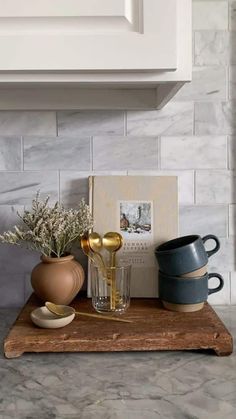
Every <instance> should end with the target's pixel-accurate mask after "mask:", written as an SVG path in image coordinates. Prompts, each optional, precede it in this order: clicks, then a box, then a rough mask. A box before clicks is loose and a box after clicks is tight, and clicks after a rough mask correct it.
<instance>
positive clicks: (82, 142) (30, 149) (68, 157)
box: [24, 137, 90, 170]
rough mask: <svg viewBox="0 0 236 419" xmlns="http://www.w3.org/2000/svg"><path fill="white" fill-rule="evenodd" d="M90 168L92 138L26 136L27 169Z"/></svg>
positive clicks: (25, 164)
mask: <svg viewBox="0 0 236 419" xmlns="http://www.w3.org/2000/svg"><path fill="white" fill-rule="evenodd" d="M68 168H70V169H71V170H90V138H88V137H86V138H76V137H25V138H24V169H25V170H43V169H46V170H47V169H48V170H57V169H65V170H66V169H68Z"/></svg>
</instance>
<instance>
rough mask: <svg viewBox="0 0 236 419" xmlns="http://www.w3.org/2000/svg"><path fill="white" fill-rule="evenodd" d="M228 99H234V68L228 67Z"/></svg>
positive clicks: (235, 86)
mask: <svg viewBox="0 0 236 419" xmlns="http://www.w3.org/2000/svg"><path fill="white" fill-rule="evenodd" d="M229 98H230V99H236V66H235V65H231V66H230V67H229Z"/></svg>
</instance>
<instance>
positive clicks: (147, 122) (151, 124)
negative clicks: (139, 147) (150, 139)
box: [127, 101, 193, 136]
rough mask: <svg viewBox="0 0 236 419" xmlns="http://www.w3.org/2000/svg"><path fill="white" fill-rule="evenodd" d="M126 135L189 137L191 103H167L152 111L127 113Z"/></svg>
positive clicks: (191, 113) (191, 127)
mask: <svg viewBox="0 0 236 419" xmlns="http://www.w3.org/2000/svg"><path fill="white" fill-rule="evenodd" d="M127 133H128V135H137V136H139V135H155V136H157V135H191V134H192V133H193V102H175V101H171V102H169V103H167V104H166V105H165V106H164V108H162V109H160V110H154V111H128V112H127Z"/></svg>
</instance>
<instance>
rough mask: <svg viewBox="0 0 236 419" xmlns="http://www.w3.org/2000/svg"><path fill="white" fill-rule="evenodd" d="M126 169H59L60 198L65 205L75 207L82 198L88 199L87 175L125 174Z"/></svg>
mask: <svg viewBox="0 0 236 419" xmlns="http://www.w3.org/2000/svg"><path fill="white" fill-rule="evenodd" d="M126 175H127V171H98V172H97V171H90V172H77V171H70V170H67V171H61V172H60V200H61V202H62V204H63V205H64V206H65V207H73V208H74V207H77V206H78V203H79V201H80V200H81V199H82V198H84V199H85V201H86V202H88V201H89V179H88V178H89V176H126Z"/></svg>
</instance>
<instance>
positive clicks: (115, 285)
mask: <svg viewBox="0 0 236 419" xmlns="http://www.w3.org/2000/svg"><path fill="white" fill-rule="evenodd" d="M130 278H131V265H127V266H116V267H114V268H113V267H107V268H106V272H102V271H101V270H100V269H99V267H97V266H95V265H93V264H92V266H91V291H92V305H93V307H94V308H95V310H96V311H98V312H99V313H111V312H113V313H117V314H122V313H124V312H125V311H126V310H127V308H128V307H129V305H130Z"/></svg>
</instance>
